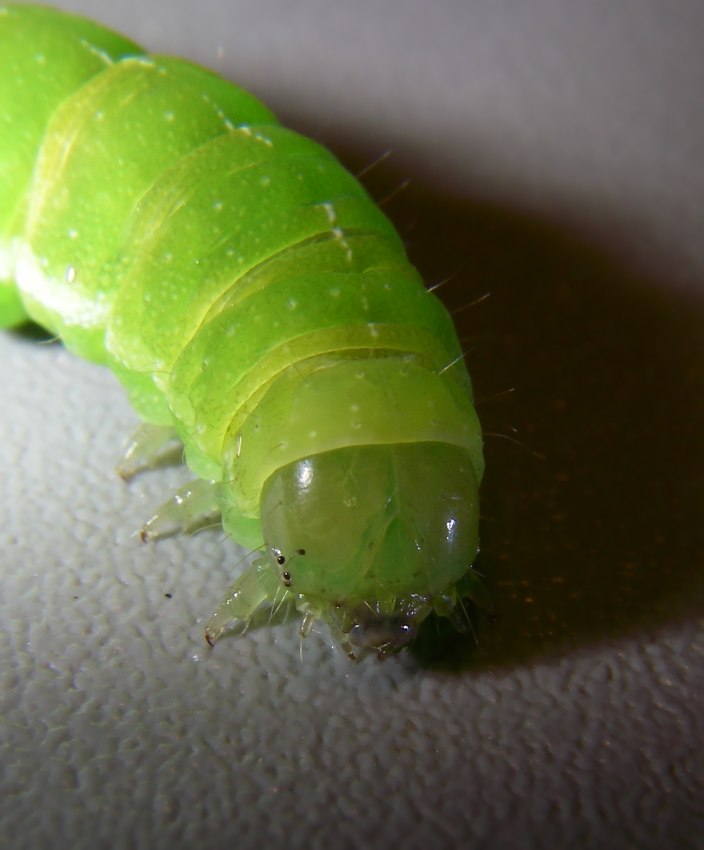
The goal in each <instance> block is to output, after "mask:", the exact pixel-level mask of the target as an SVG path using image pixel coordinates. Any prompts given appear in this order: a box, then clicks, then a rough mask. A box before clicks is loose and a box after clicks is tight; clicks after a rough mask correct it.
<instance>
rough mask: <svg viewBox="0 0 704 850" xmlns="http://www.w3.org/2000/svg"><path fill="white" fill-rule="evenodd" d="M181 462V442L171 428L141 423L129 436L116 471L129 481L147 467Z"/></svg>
mask: <svg viewBox="0 0 704 850" xmlns="http://www.w3.org/2000/svg"><path fill="white" fill-rule="evenodd" d="M180 463H183V443H182V442H181V440H180V439H179V438H178V435H177V434H176V431H175V430H174V428H171V427H170V426H168V425H150V424H149V423H148V422H143V423H142V424H141V425H140V426H139V427H138V428H137V429H136V430H135V432H134V433H133V434H132V436H131V437H130V439H129V442H128V443H127V446H126V448H125V452H124V454H123V456H122V459H121V460H120V462H119V463H118V465H117V474H118V475H119V476H120V477H121V478H123V479H124V480H125V481H129V480H130V479H131V478H134V476H135V475H137V474H138V473H139V472H143V471H145V470H147V469H158V468H160V467H163V466H177V465H179V464H180Z"/></svg>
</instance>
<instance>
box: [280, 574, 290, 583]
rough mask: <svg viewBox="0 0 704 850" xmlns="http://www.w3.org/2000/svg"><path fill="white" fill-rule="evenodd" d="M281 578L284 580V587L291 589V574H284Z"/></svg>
mask: <svg viewBox="0 0 704 850" xmlns="http://www.w3.org/2000/svg"><path fill="white" fill-rule="evenodd" d="M281 578H282V579H283V582H284V585H285V586H286V587H291V573H289V572H285V573H282V574H281Z"/></svg>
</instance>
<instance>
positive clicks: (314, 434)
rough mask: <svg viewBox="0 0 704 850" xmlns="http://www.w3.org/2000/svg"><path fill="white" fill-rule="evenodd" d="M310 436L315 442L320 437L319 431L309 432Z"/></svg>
mask: <svg viewBox="0 0 704 850" xmlns="http://www.w3.org/2000/svg"><path fill="white" fill-rule="evenodd" d="M308 436H309V437H310V438H311V439H312V440H314V439H315V438H316V437H317V436H318V432H317V431H309V432H308Z"/></svg>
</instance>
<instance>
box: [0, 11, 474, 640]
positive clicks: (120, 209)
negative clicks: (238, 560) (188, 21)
mask: <svg viewBox="0 0 704 850" xmlns="http://www.w3.org/2000/svg"><path fill="white" fill-rule="evenodd" d="M121 57H126V58H122V59H121ZM118 60H119V61H118ZM0 79H3V80H11V81H12V85H3V86H2V88H1V89H0V326H5V327H7V326H11V325H14V324H18V323H19V322H21V321H23V320H25V319H26V318H28V317H29V318H31V319H33V320H35V321H36V322H39V323H40V324H42V325H43V326H44V327H46V328H48V329H49V330H50V331H52V332H54V333H56V334H57V335H59V336H60V337H61V338H62V340H63V341H64V343H65V345H66V347H67V348H69V349H71V350H72V351H75V352H76V353H78V354H79V355H81V356H82V357H85V358H87V359H89V360H92V361H95V362H98V363H104V364H106V365H108V366H109V367H110V369H111V370H112V371H113V372H114V373H115V374H116V375H117V377H118V378H119V380H120V381H121V382H122V383H123V385H124V386H125V388H126V390H127V392H128V393H129V395H130V398H131V400H132V403H133V405H134V407H135V409H136V410H137V412H138V413H139V414H140V416H141V417H142V418H143V419H144V420H145V421H147V422H150V423H154V424H156V425H173V426H174V427H175V428H176V431H177V432H178V435H179V437H180V438H181V439H182V441H183V444H184V447H185V453H186V460H187V463H188V465H189V466H190V467H191V469H192V470H193V471H194V472H195V473H196V474H197V475H198V476H200V477H201V478H204V479H208V480H210V481H213V482H214V484H213V487H214V488H215V494H216V496H217V500H218V504H219V507H220V510H221V513H222V522H223V526H224V528H225V530H226V531H227V532H228V533H230V534H231V535H232V536H233V537H234V538H235V539H236V540H237V541H238V542H240V543H242V544H244V545H245V546H249V547H252V548H257V547H262V548H263V552H264V555H263V557H262V558H261V559H259V560H257V561H255V563H254V564H253V566H252V567H251V568H250V569H249V570H248V571H246V572H245V573H244V574H243V576H241V577H240V579H238V581H237V582H236V583H235V585H234V586H233V588H232V589H231V590H230V592H229V594H228V596H227V597H226V599H225V601H224V602H223V605H222V606H221V608H220V609H219V610H218V612H216V614H215V616H214V617H213V620H212V621H211V623H210V625H209V626H208V632H207V637H208V640H209V641H211V642H212V641H213V640H215V639H216V638H217V637H218V636H219V634H220V633H221V632H222V631H223V630H224V629H225V628H226V627H227V626H229V625H231V624H232V623H233V622H237V621H240V622H243V623H245V624H247V623H249V622H250V620H251V618H252V616H253V614H254V613H255V611H257V610H258V609H261V606H266V605H275V604H278V603H279V602H280V601H281V600H282V599H287V598H290V599H293V601H294V602H295V604H296V606H297V607H298V609H299V610H300V611H301V612H303V613H304V615H305V616H304V624H303V626H302V631H303V632H307V631H308V630H309V629H310V626H311V624H312V622H313V620H314V619H315V618H318V617H321V618H323V619H325V620H326V621H327V622H328V623H329V624H330V625H331V627H332V629H333V633H334V634H335V636H336V637H337V638H338V640H339V642H340V643H341V644H342V646H343V647H344V648H345V649H346V651H348V652H349V653H350V654H353V652H354V649H353V646H363V647H364V646H368V647H373V648H375V649H378V650H379V651H381V652H385V651H388V650H393V649H395V648H397V647H399V646H401V645H403V644H404V643H406V642H407V641H408V640H409V639H410V638H411V637H412V636H413V634H415V632H416V631H417V626H418V624H419V623H420V622H421V621H422V619H423V618H424V617H425V616H427V614H428V613H429V612H430V611H431V610H433V609H435V610H436V611H439V612H440V613H445V614H447V613H449V612H450V611H451V610H452V609H453V607H454V605H455V603H456V601H457V596H458V589H457V586H458V583H462V582H466V577H467V575H468V570H469V568H470V565H471V563H472V561H473V559H474V557H475V555H476V552H477V549H478V532H477V525H478V486H479V482H480V480H481V476H482V472H483V458H482V440H481V431H480V426H479V422H478V420H477V416H476V414H475V411H474V406H473V403H472V390H471V383H470V379H469V376H468V374H467V371H466V368H465V366H464V363H463V358H462V353H461V350H460V346H459V343H458V341H457V337H456V334H455V331H454V328H453V325H452V322H451V319H450V318H449V316H448V314H447V312H446V311H445V309H444V308H443V307H442V305H441V304H440V302H439V301H437V300H436V299H435V298H434V296H433V295H431V294H430V293H428V292H427V291H426V290H425V288H424V286H423V284H422V281H421V280H420V278H419V276H418V274H417V272H416V271H415V270H414V269H413V268H412V267H411V265H410V264H409V262H408V260H407V258H406V256H405V253H404V250H403V246H402V244H401V241H400V239H399V237H398V235H397V234H396V232H395V230H394V228H393V226H392V225H391V224H390V222H389V221H388V219H387V218H386V217H385V216H384V215H383V214H382V213H381V212H380V210H379V209H378V208H377V207H376V206H375V205H374V203H373V202H372V201H371V200H370V199H369V197H368V196H367V194H366V192H365V191H364V189H363V188H362V187H361V186H360V184H359V183H358V182H357V181H356V180H355V179H354V178H353V177H352V176H351V175H350V174H349V173H348V172H347V171H345V170H344V169H343V168H342V166H341V165H340V164H339V163H338V162H337V160H336V159H335V158H334V157H333V156H332V154H330V153H329V152H328V151H326V150H325V149H324V148H322V147H320V146H319V145H317V144H315V143H314V142H312V141H310V140H308V139H306V138H304V137H302V136H299V135H297V134H295V133H293V132H291V131H289V130H286V129H284V128H283V127H281V126H280V125H279V124H278V123H277V121H276V119H275V118H274V116H273V115H272V114H271V113H270V112H269V110H267V109H266V107H264V106H263V105H262V104H260V103H259V102H258V101H257V100H256V99H255V98H253V97H252V96H251V95H249V94H247V93H246V92H244V91H243V90H241V89H239V88H237V87H235V86H233V85H231V84H229V83H227V82H226V81H224V80H222V79H221V78H219V77H217V76H215V75H213V74H212V73H210V72H208V71H205V70H204V69H201V68H199V67H196V66H194V65H192V64H190V63H188V62H185V61H182V60H178V59H173V58H167V57H150V56H146V55H144V54H143V53H142V52H141V49H140V48H139V47H137V46H136V45H134V44H132V43H131V42H129V41H127V40H126V39H123V38H122V37H120V36H117V35H115V34H114V33H111V32H109V31H108V30H105V29H103V28H101V27H99V26H97V25H94V24H91V23H90V22H87V21H85V20H83V19H81V18H76V17H73V16H68V15H64V14H62V13H59V12H56V11H53V10H50V9H43V8H37V7H27V6H12V5H10V6H0ZM302 552H305V554H301V553H302ZM462 587H463V588H464V585H462Z"/></svg>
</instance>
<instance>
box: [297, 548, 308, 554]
mask: <svg viewBox="0 0 704 850" xmlns="http://www.w3.org/2000/svg"><path fill="white" fill-rule="evenodd" d="M296 553H297V554H298V555H305V554H306V550H305V549H296Z"/></svg>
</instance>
